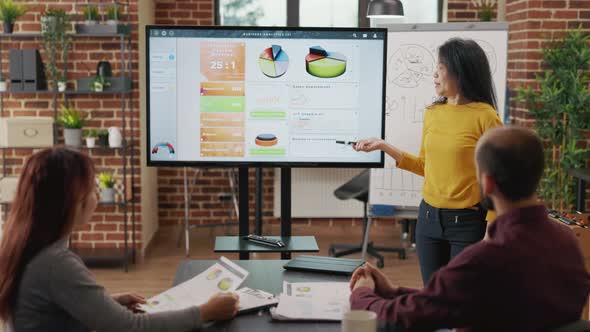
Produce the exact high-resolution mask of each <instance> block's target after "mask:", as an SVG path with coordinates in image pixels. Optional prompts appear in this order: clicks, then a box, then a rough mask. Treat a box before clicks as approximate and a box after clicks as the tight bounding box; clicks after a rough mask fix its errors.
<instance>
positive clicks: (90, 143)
mask: <svg viewBox="0 0 590 332" xmlns="http://www.w3.org/2000/svg"><path fill="white" fill-rule="evenodd" d="M95 146H96V137H86V147H88V148H93V147H95Z"/></svg>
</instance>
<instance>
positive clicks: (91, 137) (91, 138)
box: [86, 128, 98, 148]
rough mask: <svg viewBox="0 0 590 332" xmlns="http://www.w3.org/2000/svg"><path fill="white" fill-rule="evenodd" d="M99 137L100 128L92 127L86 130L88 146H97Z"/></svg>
mask: <svg viewBox="0 0 590 332" xmlns="http://www.w3.org/2000/svg"><path fill="white" fill-rule="evenodd" d="M97 137H98V130H96V129H94V128H92V129H88V130H86V147H88V148H93V147H95V146H96V138H97Z"/></svg>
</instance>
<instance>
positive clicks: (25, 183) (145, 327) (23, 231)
mask: <svg viewBox="0 0 590 332" xmlns="http://www.w3.org/2000/svg"><path fill="white" fill-rule="evenodd" d="M94 176H95V172H94V166H93V163H92V161H91V160H90V158H89V157H87V156H86V155H84V154H82V153H80V152H77V151H74V150H70V149H67V148H61V147H58V148H51V149H46V150H43V151H40V152H38V153H35V154H34V155H32V156H31V157H30V158H29V159H28V160H27V161H26V163H25V165H24V168H23V170H22V174H21V176H20V180H19V183H18V188H17V192H16V196H15V199H14V202H13V205H12V208H11V210H10V216H9V217H8V220H7V223H6V225H5V230H4V236H3V238H2V242H1V243H0V319H2V320H4V321H5V322H11V323H12V325H13V327H14V329H15V330H16V331H19V332H22V331H46V332H50V331H56V332H57V331H60V332H68V331H99V332H100V331H190V330H194V329H195V328H198V327H200V326H201V325H202V323H203V322H204V321H208V320H224V319H231V318H232V317H234V316H235V314H236V312H237V306H238V297H237V295H235V294H218V295H215V296H213V297H212V298H211V299H210V300H209V302H207V303H205V304H203V305H201V306H194V307H192V308H187V309H184V310H178V311H169V312H162V313H157V314H140V313H137V312H136V311H137V310H136V309H137V305H138V304H140V303H145V300H144V299H143V298H142V297H140V296H137V295H134V294H122V295H117V296H110V295H109V294H107V292H106V290H105V289H104V287H102V286H100V285H99V284H97V282H96V280H95V279H94V277H93V276H92V274H91V273H90V271H89V270H88V269H87V268H86V266H85V265H84V264H83V263H82V260H81V259H80V257H78V256H77V255H76V254H74V253H73V252H72V251H70V250H69V249H68V246H67V243H68V240H67V239H68V237H69V236H70V234H71V232H72V229H73V228H74V227H75V226H79V225H83V224H86V223H88V222H89V221H90V217H91V216H92V213H93V212H94V209H95V208H96V204H97V197H96V191H95V180H94Z"/></svg>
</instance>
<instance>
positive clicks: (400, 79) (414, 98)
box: [369, 23, 508, 207]
mask: <svg viewBox="0 0 590 332" xmlns="http://www.w3.org/2000/svg"><path fill="white" fill-rule="evenodd" d="M417 26H418V28H417V29H416V31H413V30H410V31H407V25H399V26H397V27H396V25H391V26H387V27H388V28H389V31H388V47H387V79H386V97H385V140H386V141H387V142H388V143H390V144H392V145H394V146H395V147H397V148H399V149H401V150H402V151H406V152H408V153H411V154H413V155H418V154H419V152H420V142H421V140H422V123H423V121H424V112H425V109H426V107H427V106H429V105H431V104H432V103H433V101H435V100H436V93H435V89H434V81H433V74H434V71H435V69H436V63H437V60H438V55H437V49H438V47H439V46H440V45H441V44H442V43H444V42H445V41H447V40H448V39H450V38H453V37H461V38H469V39H473V40H475V41H476V42H477V43H478V44H479V45H480V46H481V47H482V49H483V50H484V52H485V53H486V55H487V56H488V61H489V63H490V67H491V68H490V69H491V71H492V78H493V80H494V85H495V87H496V91H497V98H498V112H499V114H500V118H501V119H503V118H504V100H505V94H504V91H505V89H506V66H507V56H506V54H507V38H508V32H507V28H502V27H501V26H500V25H499V24H497V23H493V25H489V24H487V25H486V24H482V23H478V24H476V25H473V24H471V23H470V24H462V23H452V24H449V23H445V24H425V25H420V24H418V25H417ZM471 26H473V27H471ZM449 27H453V28H452V29H451V28H449ZM478 29H479V30H478ZM396 30H399V31H396ZM370 183H371V184H370V191H369V202H370V204H384V205H394V206H398V207H417V206H419V205H420V201H421V200H422V185H423V183H424V178H423V177H421V176H418V175H415V174H413V173H410V172H407V171H403V170H401V169H398V168H397V167H396V166H395V161H394V160H393V158H391V157H389V156H386V158H385V167H384V168H383V169H372V170H371V182H370Z"/></svg>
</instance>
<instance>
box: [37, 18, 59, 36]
mask: <svg viewBox="0 0 590 332" xmlns="http://www.w3.org/2000/svg"><path fill="white" fill-rule="evenodd" d="M56 29H57V17H53V16H42V17H41V33H47V32H54V31H55V30H56Z"/></svg>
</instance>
